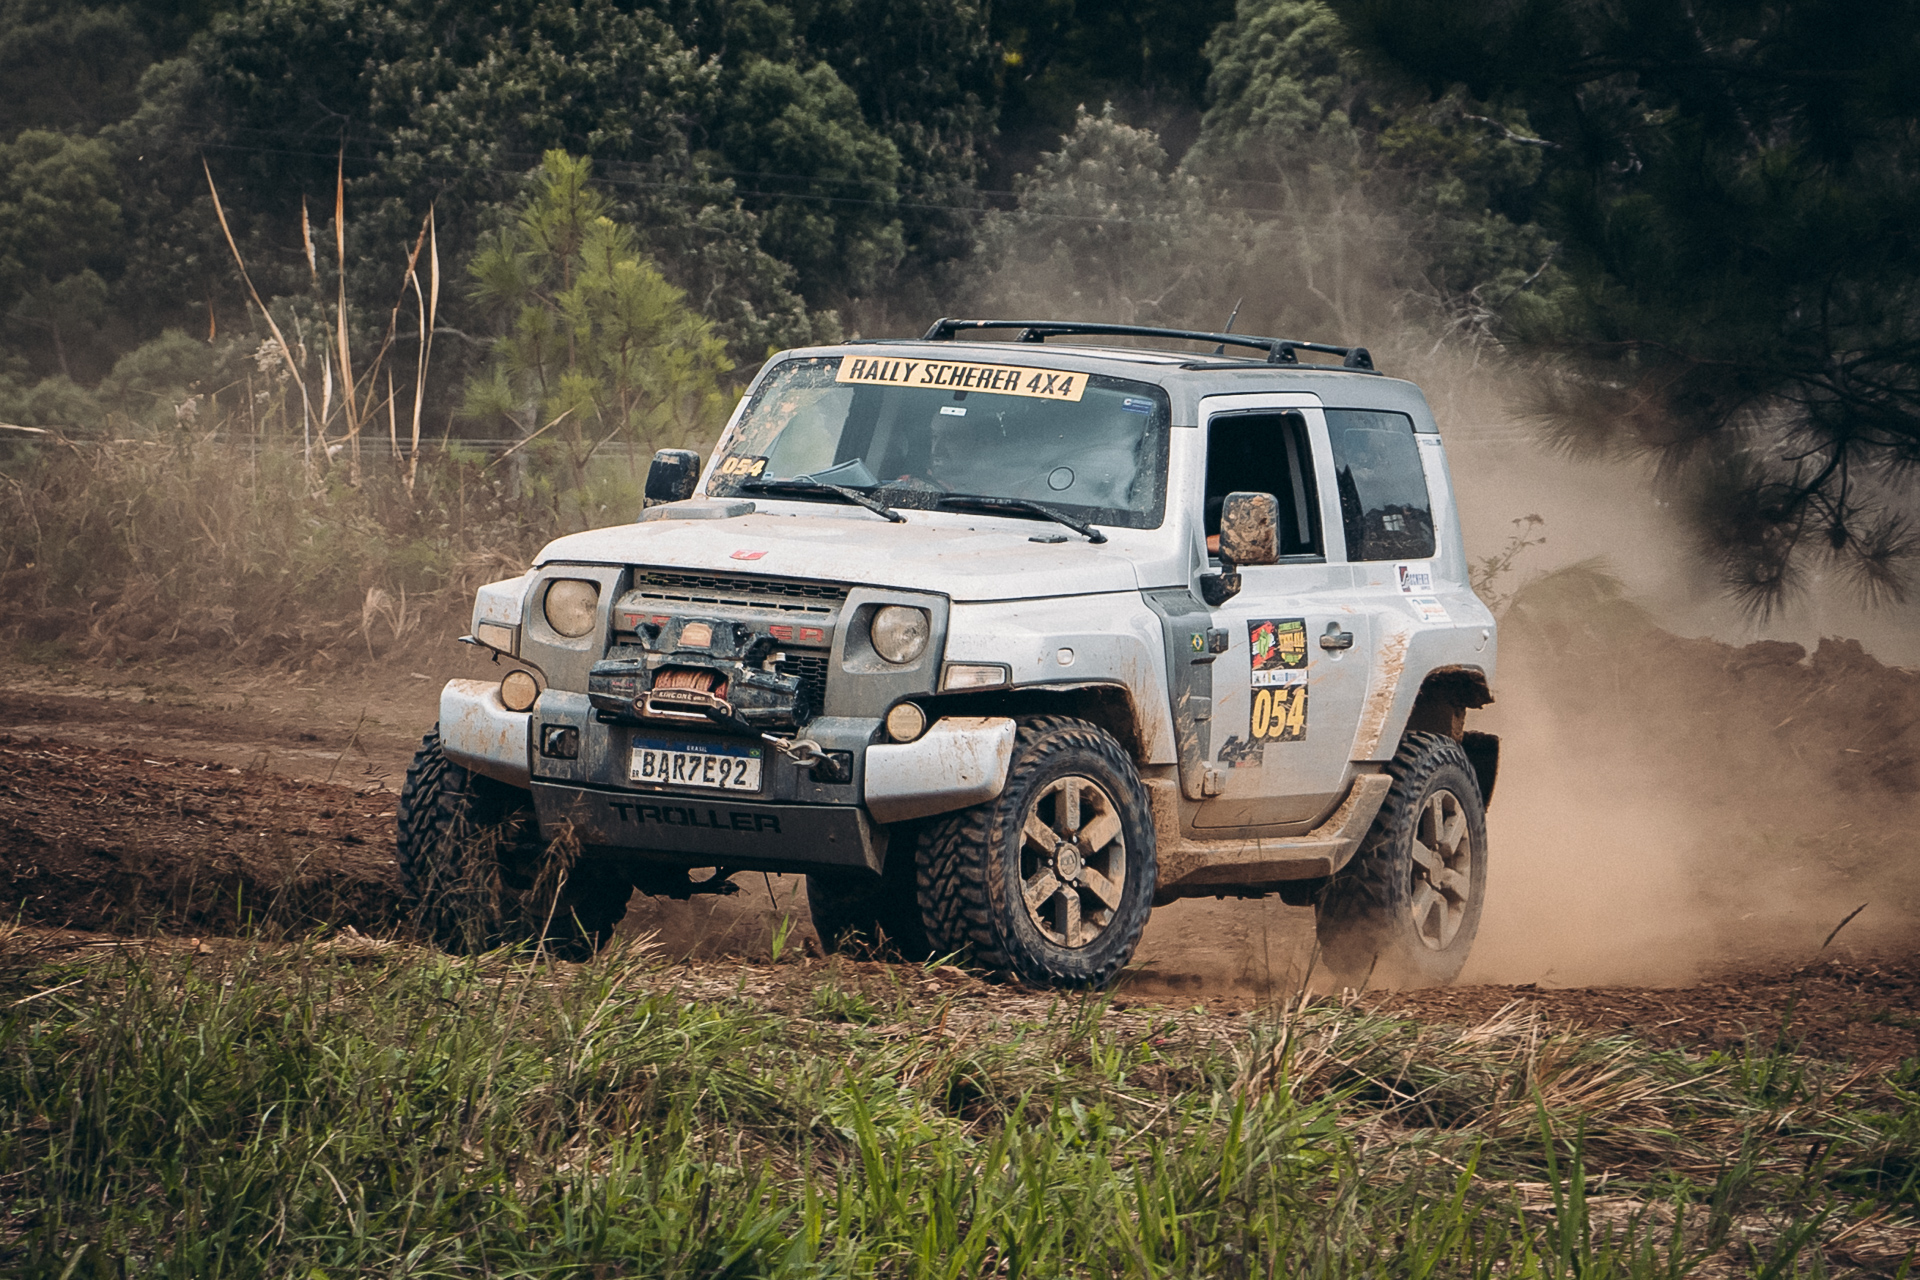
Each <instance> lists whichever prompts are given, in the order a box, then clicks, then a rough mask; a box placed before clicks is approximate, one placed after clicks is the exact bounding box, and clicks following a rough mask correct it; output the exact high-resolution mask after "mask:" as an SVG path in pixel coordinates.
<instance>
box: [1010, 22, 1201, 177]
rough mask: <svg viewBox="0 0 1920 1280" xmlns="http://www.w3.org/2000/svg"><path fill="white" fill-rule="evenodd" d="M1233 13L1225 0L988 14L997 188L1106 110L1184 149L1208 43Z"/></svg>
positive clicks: (1198, 97) (1197, 107)
mask: <svg viewBox="0 0 1920 1280" xmlns="http://www.w3.org/2000/svg"><path fill="white" fill-rule="evenodd" d="M1232 12H1233V5H1232V0H1199V2H1198V3H1192V2H1191V0H1189V2H1187V3H1180V2H1178V0H1106V2H1105V3H1100V4H1088V3H1084V2H1079V3H1076V0H1034V2H1033V3H1029V4H1023V5H1001V6H998V7H996V8H995V9H994V11H993V16H992V34H993V40H994V44H995V47H996V49H997V50H998V52H999V55H1000V67H999V75H998V77H997V80H998V84H997V89H998V93H997V99H998V104H999V108H1000V112H999V114H1000V127H1001V131H1002V134H1003V138H1004V142H1003V149H1004V152H1005V154H1004V156H1003V157H1002V159H1001V163H1000V166H999V168H1000V170H1001V174H1002V177H1001V181H1004V180H1005V177H1006V176H1010V175H1011V173H1013V172H1017V171H1022V170H1025V169H1027V168H1028V167H1029V166H1031V164H1032V163H1033V160H1034V157H1035V155H1036V153H1037V152H1039V151H1040V150H1041V149H1043V148H1045V147H1048V146H1051V145H1053V143H1054V141H1055V139H1057V138H1058V137H1059V136H1060V135H1061V134H1063V133H1066V132H1069V131H1070V130H1072V129H1073V127H1074V121H1075V120H1076V119H1077V118H1078V117H1079V115H1080V114H1081V113H1082V112H1084V111H1092V112H1094V113H1095V114H1098V113H1099V111H1100V110H1101V108H1102V106H1103V104H1105V103H1109V102H1111V103H1113V104H1115V105H1116V106H1117V107H1118V108H1119V110H1120V111H1121V112H1122V113H1123V114H1124V115H1125V116H1126V117H1127V118H1128V119H1129V120H1131V121H1132V122H1133V123H1135V124H1137V125H1140V126H1142V127H1145V128H1150V129H1153V130H1154V131H1155V132H1162V131H1170V132H1172V133H1175V134H1177V135H1178V136H1179V138H1180V147H1181V149H1184V144H1185V142H1187V141H1190V140H1191V138H1192V123H1193V117H1195V116H1197V115H1198V114H1199V111H1200V108H1201V106H1202V104H1203V102H1204V99H1205V96H1206V89H1207V59H1206V55H1205V52H1204V51H1205V47H1206V43H1207V38H1208V36H1209V35H1210V34H1211V33H1212V32H1213V30H1214V29H1215V28H1216V27H1217V26H1218V25H1219V24H1220V23H1221V22H1223V21H1225V20H1226V19H1227V18H1229V17H1230V16H1232Z"/></svg>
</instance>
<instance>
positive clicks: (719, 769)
mask: <svg viewBox="0 0 1920 1280" xmlns="http://www.w3.org/2000/svg"><path fill="white" fill-rule="evenodd" d="M627 780H628V781H629V782H638V783H640V784H642V785H643V786H650V787H697V788H699V789H700V790H703V791H758V790H759V789H760V748H759V747H749V746H737V747H736V746H731V745H719V744H706V743H698V744H696V743H685V742H661V741H657V740H655V739H651V738H635V739H634V740H633V758H632V759H631V761H629V763H628V765H627Z"/></svg>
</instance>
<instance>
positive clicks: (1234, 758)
mask: <svg viewBox="0 0 1920 1280" xmlns="http://www.w3.org/2000/svg"><path fill="white" fill-rule="evenodd" d="M1266 754H1267V747H1266V744H1265V743H1263V742H1242V741H1241V740H1240V735H1239V734H1237V733H1236V734H1234V735H1233V736H1232V737H1231V738H1228V739H1227V740H1226V741H1225V742H1224V743H1222V744H1221V746H1220V763H1221V764H1223V765H1225V766H1227V768H1229V769H1258V768H1259V767H1260V766H1261V765H1262V764H1264V763H1266Z"/></svg>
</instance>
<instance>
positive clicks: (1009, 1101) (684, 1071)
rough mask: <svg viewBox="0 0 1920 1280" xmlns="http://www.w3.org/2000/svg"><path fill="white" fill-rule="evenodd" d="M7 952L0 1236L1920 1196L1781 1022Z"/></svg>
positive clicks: (1632, 1260) (1854, 1087)
mask: <svg viewBox="0 0 1920 1280" xmlns="http://www.w3.org/2000/svg"><path fill="white" fill-rule="evenodd" d="M23 953H25V954H23ZM196 953H197V954H196ZM6 961H7V963H6V967H5V969H4V971H3V972H0V996H4V998H5V999H6V1000H7V1002H8V1005H9V1012H8V1015H7V1017H6V1020H5V1021H4V1022H0V1119H4V1121H5V1123H4V1125H3V1126H0V1133H4V1136H0V1185H5V1186H6V1187H7V1190H8V1195H7V1197H6V1208H5V1211H4V1214H3V1215H0V1258H4V1260H5V1265H6V1267H7V1269H8V1271H9V1272H10V1273H11V1274H17V1275H22V1276H49V1277H53V1276H61V1275H67V1276H75V1275H80V1276H91V1275H103V1274H115V1273H117V1272H118V1271H119V1270H120V1269H121V1268H125V1269H129V1270H135V1269H137V1270H141V1271H144V1272H149V1273H154V1274H165V1275H171V1276H184V1275H213V1274H251V1273H256V1272H267V1271H271V1272H273V1273H276V1274H293V1275H303V1276H313V1275H329V1276H338V1275H350V1274H353V1275H358V1274H391V1273H395V1272H406V1273H409V1274H436V1275H532V1274H552V1273H555V1272H560V1273H564V1274H582V1275H586V1274H594V1273H595V1272H596V1271H601V1270H605V1271H608V1272H622V1273H624V1272H637V1273H644V1274H648V1275H661V1276H694V1275H699V1276H764V1277H783V1276H818V1275H874V1274H885V1275H892V1274H901V1275H908V1276H927V1277H931V1276H973V1275H983V1274H1000V1273H1005V1274H1011V1275H1071V1274H1100V1275H1129V1276H1162V1275H1165V1276H1188V1275H1233V1276H1246V1275H1267V1274H1316V1275H1452V1274H1463V1275H1496V1274H1498V1275H1519V1276H1532V1277H1573V1276H1582V1277H1589V1278H1593V1280H1602V1278H1605V1277H1628V1276H1633V1277H1640V1276H1647V1277H1652V1276H1679V1275H1685V1274H1689V1273H1692V1272H1695V1271H1702V1270H1704V1271H1707V1272H1708V1273H1710V1274H1721V1273H1723V1272H1731V1271H1734V1270H1742V1271H1745V1270H1753V1271H1762V1272H1764V1273H1766V1274H1783V1273H1786V1272H1788V1271H1790V1270H1792V1269H1794V1268H1795V1267H1796V1265H1797V1260H1801V1261H1804V1262H1805V1263H1807V1264H1808V1265H1811V1266H1813V1267H1822V1266H1827V1265H1831V1263H1829V1262H1828V1259H1829V1258H1831V1257H1834V1256H1835V1255H1837V1256H1838V1257H1840V1258H1852V1257H1858V1256H1860V1254H1861V1252H1863V1251H1864V1250H1863V1245H1864V1243H1865V1242H1868V1241H1874V1240H1876V1239H1877V1238H1879V1237H1881V1236H1883V1235H1884V1237H1885V1243H1884V1244H1882V1245H1881V1246H1880V1250H1881V1252H1882V1253H1883V1254H1884V1252H1885V1251H1886V1247H1887V1246H1888V1245H1892V1246H1893V1249H1894V1254H1893V1257H1892V1258H1890V1259H1887V1261H1886V1265H1887V1266H1889V1267H1891V1266H1893V1265H1894V1264H1895V1263H1896V1262H1897V1258H1898V1251H1899V1250H1901V1249H1904V1248H1905V1247H1907V1246H1906V1244H1905V1242H1904V1240H1903V1239H1902V1236H1901V1234H1900V1233H1899V1232H1898V1231H1894V1232H1885V1231H1884V1228H1883V1226H1882V1224H1885V1223H1887V1222H1888V1221H1889V1220H1890V1219H1892V1218H1894V1217H1895V1216H1896V1215H1902V1214H1908V1213H1911V1211H1912V1209H1913V1207H1914V1206H1913V1191H1914V1189H1913V1186H1912V1179H1911V1177H1910V1176H1903V1175H1902V1174H1901V1173H1900V1172H1899V1170H1898V1167H1897V1165H1898V1156H1897V1155H1896V1154H1895V1152H1894V1150H1893V1146H1892V1144H1894V1143H1896V1142H1898V1140H1899V1136H1898V1135H1901V1134H1907V1133H1911V1132H1912V1126H1913V1124H1914V1106H1915V1097H1914V1094H1913V1092H1912V1089H1911V1076H1912V1071H1911V1068H1908V1069H1907V1071H1906V1072H1905V1073H1904V1074H1898V1073H1896V1074H1894V1075H1892V1076H1891V1077H1887V1078H1885V1079H1884V1082H1883V1079H1882V1077H1879V1076H1877V1075H1874V1074H1872V1073H1867V1072H1853V1071H1850V1070H1842V1069H1840V1068H1838V1067H1837V1066H1836V1065H1833V1064H1824V1063H1820V1062H1818V1061H1815V1060H1812V1059H1809V1058H1806V1057H1803V1056H1801V1055H1798V1054H1796V1053H1795V1052H1794V1051H1793V1049H1792V1047H1791V1046H1790V1045H1783V1046H1780V1047H1777V1048H1768V1047H1762V1046H1758V1045H1756V1046H1752V1047H1750V1048H1748V1049H1746V1050H1744V1051H1735V1052H1732V1053H1727V1054H1721V1055H1714V1056H1712V1057H1708V1058H1705V1059H1689V1058H1685V1057H1682V1056H1680V1055H1676V1054H1670V1053H1660V1052H1656V1051H1653V1050H1649V1049H1647V1048H1645V1047H1643V1046H1640V1045H1638V1044H1636V1043H1634V1042H1632V1041H1630V1040H1625V1039H1617V1038H1579V1037H1575V1036H1572V1035H1569V1034H1566V1033H1560V1032H1556V1031H1554V1030H1553V1029H1552V1028H1549V1027H1546V1026H1544V1025H1542V1024H1541V1023H1539V1022H1538V1021H1537V1020H1535V1019H1532V1018H1527V1017H1519V1016H1515V1015H1513V1014H1511V1013H1507V1014H1504V1015H1502V1016H1499V1017H1496V1018H1494V1019H1491V1020H1489V1021H1487V1022H1485V1023H1483V1024H1480V1025H1478V1026H1474V1027H1470V1028H1453V1029H1446V1028H1438V1027H1426V1026H1422V1025H1420V1024H1417V1023H1413V1022H1409V1021H1406V1020H1402V1019H1397V1018H1389V1017H1382V1016H1379V1015H1374V1014H1369V1013H1367V1012H1365V1011H1364V1010H1361V1009H1358V1008H1351V1007H1347V1008H1343V1007H1340V1006H1338V1005H1328V1006H1321V1007H1314V1008H1304V1009H1295V1008H1284V1009H1283V1010H1281V1011H1278V1012H1276V1013H1274V1014H1269V1015H1266V1016H1263V1017H1262V1019H1261V1020H1260V1024H1259V1025H1257V1026H1256V1027H1254V1028H1252V1029H1250V1030H1241V1029H1239V1028H1236V1027H1234V1026H1233V1025H1232V1024H1227V1023H1224V1022H1223V1021H1216V1020H1210V1019H1206V1018H1204V1017H1201V1016H1196V1015H1189V1014H1181V1013H1176V1012H1174V1011H1172V1010H1164V1009H1162V1010H1154V1009H1149V1010H1147V1011H1144V1012H1129V1013H1126V1014H1122V1013H1119V1012H1116V1011H1114V1010H1112V1009H1111V1008H1109V1007H1108V1006H1107V1005H1105V1004H1104V1003H1103V1002H1101V1001H1099V1000H1097V999H1096V1000H1088V1001H1080V1002H1071V1003H1061V1002H1045V1001H1036V1000H1022V999H1020V998H1018V997H1017V996H1016V997H1012V998H1008V997H1007V996H1006V995H1005V994H1004V993H1001V992H981V993H977V994H978V995H979V996H980V999H978V1000H973V999H952V998H950V997H948V998H936V999H934V1000H923V1001H913V1000H909V999H908V998H906V994H905V990H904V989H903V985H902V984H904V983H912V984H913V985H914V986H916V987H923V986H934V987H937V986H939V985H940V984H938V983H937V982H927V981H922V979H923V978H924V977H925V976H926V975H922V974H917V973H915V972H914V971H912V970H904V971H896V972H895V973H894V974H892V975H886V974H882V975H877V976H875V977H871V978H862V977H860V976H858V975H855V974H852V973H848V972H846V971H837V972H836V971H829V972H825V973H821V972H812V973H806V972H801V971H795V970H791V969H789V970H787V972H792V973H794V974H795V980H794V981H791V982H789V983H786V984H783V985H784V986H785V987H786V989H785V990H780V991H777V993H775V994H771V995H770V996H769V997H768V998H764V999H746V998H741V997H740V996H738V995H733V994H730V992H729V988H731V987H732V986H733V984H732V983H730V982H729V983H709V984H705V987H704V989H703V986H702V983H701V981H700V979H699V978H697V977H691V978H690V976H689V975H687V974H686V973H685V972H684V971H680V972H673V973H670V972H669V971H667V970H665V969H664V968H663V967H661V966H659V965H658V964H657V963H656V962H655V961H654V960H652V958H651V957H650V956H649V955H648V954H647V952H646V951H645V949H644V947H635V948H624V949H621V950H618V951H616V952H614V953H612V954H609V955H605V956H603V957H601V958H600V959H599V960H598V961H597V962H596V963H595V964H593V965H591V966H588V967H584V968H580V969H577V970H576V969H571V968H565V969H562V968H557V967H552V966H547V965H544V964H540V963H534V962H531V961H530V960H529V959H528V958H527V957H524V956H516V955H511V954H498V953H496V954H492V955H487V956H482V957H476V958H474V959H471V960H463V961H453V960H448V959H446V958H444V957H437V956H433V955H429V954H424V953H420V952H417V951H414V950H412V949H411V948H408V947H405V946H401V945H398V944H394V943H381V942H375V941H372V940H369V939H365V938H359V937H355V936H343V937H339V938H332V939H326V940H320V941H314V942H311V943H307V944H300V945H295V946H268V945H262V944H259V943H246V942H235V943H227V942H220V941H216V942H214V943H213V944H212V945H211V946H208V947H206V948H204V949H202V948H200V947H199V945H198V944H196V945H195V946H194V947H192V948H187V949H185V950H180V949H175V948H170V947H167V946H166V945H165V944H161V945H157V946H151V947H149V946H145V945H142V946H129V947H125V948H116V949H112V950H109V951H107V952H105V953H104V954H103V953H102V952H100V951H99V950H94V951H90V952H87V953H84V958H77V959H64V960H62V959H54V960H50V961H48V960H36V959H35V958H33V957H32V956H31V953H30V951H29V948H28V946H27V945H25V941H24V940H20V941H17V942H15V944H14V948H13V950H12V952H11V954H9V955H8V956H7V957H6ZM760 976H761V977H762V979H763V981H762V982H761V983H760V984H758V985H760V986H761V987H763V988H765V987H775V986H778V985H782V984H779V983H778V978H777V976H775V977H774V980H773V981H765V980H764V979H766V978H767V977H768V975H765V974H764V972H763V973H762V974H761V975H760ZM690 988H691V989H690ZM809 988H811V998H809ZM1603 1189H1604V1194H1602V1191H1603ZM1895 1242H1899V1243H1895ZM1829 1248H1830V1249H1832V1250H1833V1251H1834V1253H1833V1254H1828V1253H1826V1251H1827V1250H1828V1249H1829Z"/></svg>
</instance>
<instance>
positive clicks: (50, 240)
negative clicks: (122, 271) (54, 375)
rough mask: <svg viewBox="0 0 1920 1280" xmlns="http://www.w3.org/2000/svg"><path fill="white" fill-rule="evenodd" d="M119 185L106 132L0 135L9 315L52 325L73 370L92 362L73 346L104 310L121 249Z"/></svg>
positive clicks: (60, 358)
mask: <svg viewBox="0 0 1920 1280" xmlns="http://www.w3.org/2000/svg"><path fill="white" fill-rule="evenodd" d="M118 195H119V191H118V182H117V175H116V174H115V172H114V169H113V164H112V158H111V156H110V154H109V153H108V150H107V148H106V146H105V145H104V144H102V143H100V142H98V141H95V140H91V139H84V138H72V137H67V136H65V135H62V134H58V133H52V132H49V131H47V130H44V129H28V130H25V131H24V132H22V133H20V134H19V135H18V136H17V137H15V138H14V139H13V140H12V141H11V142H5V143H0V316H4V317H5V321H6V324H7V328H8V329H10V330H19V329H22V328H25V329H28V330H30V331H34V332H36V334H37V335H43V336H44V340H45V342H46V344H47V346H48V347H49V348H50V349H51V352H52V354H53V357H54V364H55V367H56V368H57V369H58V370H59V372H60V373H61V374H62V375H63V376H65V377H68V378H71V377H73V376H74V372H75V367H76V365H78V367H79V368H80V369H81V371H82V372H91V370H89V369H88V368H87V365H86V364H84V363H80V361H79V359H78V355H79V353H74V356H75V358H73V359H70V358H69V347H70V346H71V345H72V344H73V343H74V342H75V340H76V339H80V340H82V341H84V339H85V338H87V337H90V336H91V335H92V333H93V332H94V331H95V330H97V329H98V328H99V327H100V325H101V322H102V320H103V318H104V315H105V311H106V283H105V281H104V280H102V278H101V275H100V273H101V272H103V271H105V272H111V271H112V270H113V269H114V266H115V263H116V260H117V259H118V257H119V252H120V248H121V228H120V206H119V203H118ZM84 350H85V348H84V347H83V348H82V351H84ZM87 354H92V353H91V352H88V353H87ZM96 376H97V375H96Z"/></svg>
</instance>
